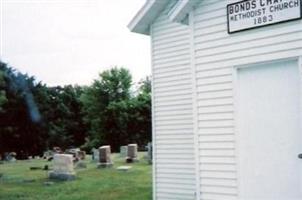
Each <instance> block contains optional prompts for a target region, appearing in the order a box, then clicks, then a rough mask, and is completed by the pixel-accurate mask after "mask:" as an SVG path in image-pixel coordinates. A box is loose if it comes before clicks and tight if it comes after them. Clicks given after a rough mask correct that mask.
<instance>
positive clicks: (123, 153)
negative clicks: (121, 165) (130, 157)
mask: <svg viewBox="0 0 302 200" xmlns="http://www.w3.org/2000/svg"><path fill="white" fill-rule="evenodd" d="M127 152H128V146H121V147H120V156H121V157H122V158H125V157H127Z"/></svg>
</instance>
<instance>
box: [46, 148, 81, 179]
mask: <svg viewBox="0 0 302 200" xmlns="http://www.w3.org/2000/svg"><path fill="white" fill-rule="evenodd" d="M75 174H76V173H75V171H74V166H73V156H72V155H70V154H55V155H54V157H53V171H51V172H50V173H49V178H53V179H59V180H73V179H74V178H75Z"/></svg>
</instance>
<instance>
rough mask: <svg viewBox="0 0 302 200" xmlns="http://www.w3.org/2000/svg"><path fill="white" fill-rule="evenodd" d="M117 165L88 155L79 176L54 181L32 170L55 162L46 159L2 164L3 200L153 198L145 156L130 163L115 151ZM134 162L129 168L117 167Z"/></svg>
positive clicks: (0, 195) (0, 197) (0, 194)
mask: <svg viewBox="0 0 302 200" xmlns="http://www.w3.org/2000/svg"><path fill="white" fill-rule="evenodd" d="M140 157H142V154H140ZM113 160H114V167H113V168H111V169H97V168H96V165H97V164H96V163H94V162H91V161H90V159H89V158H87V159H86V163H87V164H88V166H87V168H86V169H79V170H76V172H77V179H76V180H74V181H68V182H60V181H59V182H54V184H53V185H49V186H46V185H45V184H44V182H46V181H50V180H48V178H47V172H46V171H42V170H34V171H32V170H29V168H30V167H34V166H37V167H43V166H44V165H46V164H48V165H49V166H51V162H47V161H44V160H30V161H17V162H16V163H5V164H0V174H3V175H2V178H0V200H151V199H152V173H151V171H152V170H151V166H150V165H148V164H147V162H146V161H145V160H144V159H142V158H141V159H140V162H139V163H134V164H126V163H125V162H124V160H123V159H122V158H120V157H119V156H118V155H117V154H114V155H113ZM121 165H130V166H132V169H130V170H129V171H128V172H121V171H117V170H116V167H118V166H121Z"/></svg>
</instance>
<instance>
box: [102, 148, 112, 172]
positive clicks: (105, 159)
mask: <svg viewBox="0 0 302 200" xmlns="http://www.w3.org/2000/svg"><path fill="white" fill-rule="evenodd" d="M112 165H113V162H112V160H111V148H110V146H109V145H106V146H101V147H100V148H99V163H98V168H106V167H112Z"/></svg>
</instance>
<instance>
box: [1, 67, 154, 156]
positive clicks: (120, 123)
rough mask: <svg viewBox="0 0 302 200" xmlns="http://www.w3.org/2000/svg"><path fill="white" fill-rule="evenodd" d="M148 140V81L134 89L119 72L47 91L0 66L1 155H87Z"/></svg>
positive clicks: (116, 69)
mask: <svg viewBox="0 0 302 200" xmlns="http://www.w3.org/2000/svg"><path fill="white" fill-rule="evenodd" d="M148 141H151V81H150V79H149V78H148V77H147V78H146V79H144V80H142V81H141V82H140V83H139V84H138V87H137V88H135V89H134V83H133V81H132V76H131V74H130V72H129V71H128V70H127V69H125V68H123V67H120V68H119V67H114V68H112V69H109V70H106V71H103V72H101V73H100V74H99V77H98V78H97V79H96V80H94V82H93V83H92V84H91V85H89V86H79V85H65V86H55V87H50V86H47V85H46V84H44V83H42V82H39V81H37V80H36V79H35V78H34V77H33V76H30V75H28V74H23V73H21V72H19V71H17V70H16V69H14V68H12V67H10V66H8V65H7V64H6V63H4V62H1V61H0V154H3V153H4V152H16V153H17V155H18V158H20V159H22V158H27V156H30V155H31V156H32V155H41V154H42V153H43V151H45V150H48V149H52V148H53V147H55V146H58V147H61V148H63V149H67V148H72V147H81V148H82V149H84V150H86V151H90V150H91V149H92V148H97V147H99V146H101V145H105V144H109V145H111V148H112V150H113V151H118V150H119V147H120V146H121V145H126V144H129V143H138V144H139V145H140V146H143V145H145V144H146V143H147V142H148Z"/></svg>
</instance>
